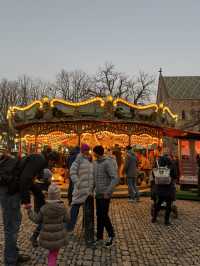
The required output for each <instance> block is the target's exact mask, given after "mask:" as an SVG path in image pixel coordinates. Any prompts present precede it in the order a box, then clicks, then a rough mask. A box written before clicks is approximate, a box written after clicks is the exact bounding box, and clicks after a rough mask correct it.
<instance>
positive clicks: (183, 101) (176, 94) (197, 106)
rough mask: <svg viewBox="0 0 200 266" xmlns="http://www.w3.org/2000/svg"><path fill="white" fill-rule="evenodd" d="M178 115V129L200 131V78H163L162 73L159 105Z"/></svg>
mask: <svg viewBox="0 0 200 266" xmlns="http://www.w3.org/2000/svg"><path fill="white" fill-rule="evenodd" d="M161 102H162V103H164V104H165V105H167V106H169V107H170V108H171V109H172V110H173V112H175V113H177V114H178V121H177V125H176V126H177V127H178V128H180V129H184V130H192V131H200V76H163V75H162V72H161V71H160V76H159V82H158V91H157V103H158V104H159V103H161Z"/></svg>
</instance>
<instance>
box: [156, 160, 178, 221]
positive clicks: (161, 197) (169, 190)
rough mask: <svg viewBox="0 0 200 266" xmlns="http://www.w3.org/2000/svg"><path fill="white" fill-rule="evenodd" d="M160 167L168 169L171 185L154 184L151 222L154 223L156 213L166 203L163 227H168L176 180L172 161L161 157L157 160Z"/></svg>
mask: <svg viewBox="0 0 200 266" xmlns="http://www.w3.org/2000/svg"><path fill="white" fill-rule="evenodd" d="M158 163H159V166H160V167H165V166H167V167H168V168H169V169H170V176H171V183H170V184H169V185H156V184H155V188H154V189H155V190H154V192H155V196H156V199H155V203H154V213H153V218H152V222H153V223H155V222H156V219H157V216H158V213H159V211H160V209H161V205H162V203H163V202H166V210H165V225H170V221H169V218H170V213H171V210H172V202H173V201H174V200H175V194H176V191H175V180H176V178H177V174H176V169H175V166H174V164H173V163H172V161H171V160H170V158H169V157H168V156H167V155H164V156H161V157H160V158H159V160H158Z"/></svg>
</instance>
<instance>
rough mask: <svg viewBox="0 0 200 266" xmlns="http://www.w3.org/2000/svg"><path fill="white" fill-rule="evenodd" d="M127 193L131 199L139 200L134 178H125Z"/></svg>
mask: <svg viewBox="0 0 200 266" xmlns="http://www.w3.org/2000/svg"><path fill="white" fill-rule="evenodd" d="M127 184H128V191H129V196H130V198H131V199H135V198H137V199H139V191H138V188H137V186H136V179H135V178H134V177H128V178H127Z"/></svg>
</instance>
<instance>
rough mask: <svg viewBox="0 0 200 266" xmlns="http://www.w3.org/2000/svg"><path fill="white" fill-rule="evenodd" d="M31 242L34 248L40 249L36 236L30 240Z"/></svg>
mask: <svg viewBox="0 0 200 266" xmlns="http://www.w3.org/2000/svg"><path fill="white" fill-rule="evenodd" d="M30 241H31V244H32V246H33V247H34V248H37V247H38V241H37V239H36V238H35V237H34V236H32V237H31V238H30Z"/></svg>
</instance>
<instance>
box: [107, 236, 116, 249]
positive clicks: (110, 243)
mask: <svg viewBox="0 0 200 266" xmlns="http://www.w3.org/2000/svg"><path fill="white" fill-rule="evenodd" d="M113 240H114V238H113V237H109V238H108V240H107V241H106V244H105V246H106V247H107V248H109V247H112V245H113Z"/></svg>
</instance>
